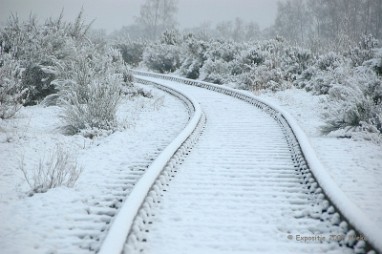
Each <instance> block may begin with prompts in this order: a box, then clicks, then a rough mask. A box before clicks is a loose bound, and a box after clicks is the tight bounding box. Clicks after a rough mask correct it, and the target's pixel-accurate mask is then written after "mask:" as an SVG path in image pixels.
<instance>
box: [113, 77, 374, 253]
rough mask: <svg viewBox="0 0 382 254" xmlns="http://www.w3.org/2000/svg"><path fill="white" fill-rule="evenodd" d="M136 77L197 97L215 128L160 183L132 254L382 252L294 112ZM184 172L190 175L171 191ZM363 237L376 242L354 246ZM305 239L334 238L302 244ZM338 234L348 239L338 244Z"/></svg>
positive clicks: (132, 237)
mask: <svg viewBox="0 0 382 254" xmlns="http://www.w3.org/2000/svg"><path fill="white" fill-rule="evenodd" d="M136 74H138V75H140V81H142V80H146V81H145V82H155V83H157V84H161V85H165V86H167V87H172V89H174V90H179V89H181V90H182V91H183V92H185V93H186V94H191V95H192V96H194V97H196V98H198V101H199V102H200V103H202V105H203V109H205V110H206V114H207V119H208V124H207V126H206V129H205V132H206V133H204V134H203V135H202V137H201V140H200V142H199V143H197V144H196V145H195V147H194V148H193V152H192V153H191V154H190V155H189V156H187V157H186V158H184V155H187V154H188V153H189V152H190V151H191V148H192V147H190V146H188V147H187V148H185V149H184V150H183V152H182V154H183V157H182V156H180V157H177V158H175V159H174V163H170V168H171V172H172V173H169V174H164V175H161V176H160V177H159V178H158V180H157V182H158V181H159V186H160V188H159V187H158V186H157V188H155V186H154V187H152V188H151V191H150V193H151V194H152V196H155V197H157V199H156V200H153V201H151V202H147V200H151V199H152V196H150V195H149V196H146V198H145V199H146V203H143V205H142V207H143V208H144V209H143V210H142V209H141V210H139V211H138V212H137V216H136V217H135V222H134V223H133V224H132V226H131V228H130V229H129V237H128V239H127V241H126V244H125V251H124V252H125V253H138V252H144V253H169V252H173V253H195V252H198V253H224V252H228V253H232V252H233V251H238V252H242V253H253V252H256V251H257V252H259V251H261V252H277V251H278V252H279V251H283V253H284V252H285V253H288V252H290V253H296V252H307V251H309V252H313V253H323V252H327V253H353V252H357V253H362V252H367V251H369V250H371V249H372V248H374V249H376V250H377V251H380V250H379V248H380V246H378V242H376V238H377V236H376V235H375V232H374V231H373V230H374V229H373V228H372V226H370V225H366V226H365V223H363V222H362V223H361V222H360V221H359V219H357V218H356V216H357V215H359V214H357V211H352V212H349V211H343V210H341V208H342V209H343V208H344V207H345V208H349V207H350V208H352V206H351V204H350V205H349V202H347V201H346V200H345V205H344V204H343V202H344V201H343V200H342V199H341V198H342V197H341V195H338V194H333V192H335V191H337V190H336V189H335V187H333V186H332V184H331V183H330V181H329V182H328V179H327V177H326V176H325V174H324V173H323V172H320V170H321V168H320V164H319V162H317V161H315V160H316V158H315V157H314V153H313V152H312V151H310V150H309V149H311V148H310V146H309V144H308V143H307V141H306V138H305V137H304V134H303V133H302V132H301V131H300V130H299V128H298V126H297V125H296V124H295V123H294V122H293V119H291V118H290V117H289V115H288V114H287V113H285V112H283V111H282V110H281V109H278V108H277V107H275V106H272V105H268V104H267V103H266V102H264V101H261V100H258V99H257V98H255V97H253V96H251V95H249V94H246V93H245V92H239V91H236V90H233V89H229V88H224V87H220V86H216V85H212V84H208V83H205V82H199V81H193V80H187V79H182V78H177V77H172V76H164V75H157V74H148V73H142V72H141V73H140V72H136ZM142 76H145V77H144V78H143V77H142ZM158 78H161V79H165V80H167V81H160V80H159V79H158ZM174 82H176V83H174ZM179 83H185V84H188V85H193V86H198V87H203V88H207V89H209V90H213V91H217V92H218V93H214V92H209V91H206V90H203V89H200V88H195V87H193V86H187V85H182V84H179ZM223 94H225V95H223ZM226 95H229V96H226ZM233 97H234V98H233ZM236 98H238V99H240V101H239V100H237V99H236ZM253 106H255V107H253ZM200 131H201V130H200ZM222 137H224V138H223V139H222ZM254 141H256V142H254ZM221 147H223V148H221ZM232 155H234V156H232ZM270 158H272V159H271V160H270ZM183 161H184V162H183ZM211 169H212V170H211ZM177 171H180V172H181V173H179V175H178V177H177V178H176V179H175V180H174V181H173V183H172V184H171V185H169V182H170V181H171V180H172V177H173V172H177ZM161 177H162V178H161ZM333 188H334V190H333ZM328 193H329V195H328ZM201 204H203V205H201ZM339 208H340V209H339ZM217 210H219V212H216V211H217ZM174 214H175V215H174ZM354 217H355V219H354ZM203 218H207V219H203ZM285 221H288V223H287V224H285ZM179 228H180V230H179ZM254 228H255V230H254ZM163 229H164V230H163ZM222 232H225V233H222ZM238 232H239V235H238ZM365 232H366V233H367V234H366V233H365ZM361 233H362V234H365V235H366V237H370V238H369V239H368V240H369V242H366V241H363V239H361V240H359V239H353V238H354V236H357V235H358V234H361ZM298 235H299V236H300V237H304V236H319V237H320V236H321V237H326V239H325V240H322V239H321V240H320V239H318V241H317V239H315V240H313V241H310V242H308V243H307V242H303V243H301V241H297V236H298ZM333 235H336V236H340V237H342V236H343V238H344V239H334V240H333V239H329V237H330V236H333ZM289 237H292V238H293V239H292V240H293V241H291V240H290V239H288V238H289ZM294 238H296V239H294ZM171 239H173V240H171ZM294 240H295V241H294ZM377 240H378V239H377ZM291 246H292V247H291ZM116 253H117V252H116Z"/></svg>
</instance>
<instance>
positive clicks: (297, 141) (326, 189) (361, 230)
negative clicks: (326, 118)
mask: <svg viewBox="0 0 382 254" xmlns="http://www.w3.org/2000/svg"><path fill="white" fill-rule="evenodd" d="M133 73H134V74H135V75H138V76H143V77H152V78H160V79H164V80H169V81H175V82H180V83H184V84H187V85H192V86H197V87H202V88H205V89H208V90H212V91H216V92H219V93H223V94H226V95H229V96H232V97H235V98H238V99H240V100H243V101H246V102H248V103H250V104H252V105H254V106H255V107H258V108H260V109H262V110H264V111H266V112H268V113H269V114H270V115H271V116H272V117H273V118H274V119H275V120H276V121H279V122H280V123H281V124H282V125H283V126H284V127H286V128H287V129H289V130H290V132H291V140H288V142H290V143H291V144H292V145H291V147H293V149H294V151H293V154H294V160H295V163H296V165H297V167H298V169H299V170H300V172H301V173H302V174H303V175H304V177H305V181H306V183H307V184H308V187H309V189H310V191H311V192H312V193H316V194H319V195H322V198H321V199H322V201H321V206H322V209H323V211H330V213H334V214H335V216H333V217H334V218H335V219H334V220H335V221H337V222H335V223H340V222H341V221H342V225H347V228H348V229H347V237H349V238H352V237H353V238H354V236H355V235H356V233H358V234H360V235H363V236H364V238H365V239H366V245H367V246H366V248H365V249H366V250H375V251H377V252H379V253H382V241H381V239H380V235H382V233H381V231H380V230H379V229H378V228H377V227H376V226H375V225H374V224H373V222H372V221H371V220H370V219H368V218H367V217H366V216H365V215H364V213H363V212H362V211H361V210H360V209H359V208H358V207H357V206H356V205H354V203H353V202H352V201H351V200H350V199H349V198H348V197H347V196H346V195H345V194H344V193H343V191H342V190H341V189H340V188H339V187H338V186H337V184H336V183H335V182H334V181H333V179H332V178H331V177H330V175H329V173H328V172H327V171H326V170H325V168H324V167H323V166H322V164H321V162H320V161H319V159H318V158H317V156H316V154H315V152H314V150H313V148H312V146H311V145H310V143H309V141H308V140H309V139H308V138H307V136H306V134H305V133H304V132H303V131H302V130H301V128H300V127H299V125H298V124H297V122H296V121H295V120H294V118H293V117H291V116H290V115H289V113H287V112H285V111H284V110H283V109H281V108H280V107H278V106H276V105H273V104H271V103H269V102H267V101H266V100H263V99H260V98H257V97H255V96H253V95H252V94H250V93H248V92H245V91H239V90H235V89H232V88H228V87H224V86H219V85H215V84H211V83H207V82H203V81H196V80H191V79H186V78H180V77H176V76H171V75H163V74H156V73H147V72H142V71H133ZM326 199H328V200H326ZM350 242H352V241H350ZM356 242H357V241H353V243H352V244H351V245H352V246H354V245H355V244H356Z"/></svg>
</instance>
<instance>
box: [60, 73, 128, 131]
mask: <svg viewBox="0 0 382 254" xmlns="http://www.w3.org/2000/svg"><path fill="white" fill-rule="evenodd" d="M76 86H78V84H75V85H74V87H76ZM77 91H82V92H84V93H85V94H82V95H80V94H79V93H77ZM120 98H121V87H120V83H119V80H116V79H115V78H113V77H108V78H106V79H105V80H104V81H103V82H97V81H92V82H91V83H90V84H87V85H85V86H84V87H81V88H80V89H73V90H71V91H67V94H66V100H65V101H64V103H65V105H64V112H63V115H62V119H63V121H64V124H65V126H64V128H63V129H64V131H65V132H66V133H67V134H76V133H79V132H81V131H82V130H86V129H102V130H114V129H115V128H116V127H117V120H116V112H117V109H118V106H119V103H120ZM84 99H85V101H84Z"/></svg>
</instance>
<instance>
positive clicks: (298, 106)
mask: <svg viewBox="0 0 382 254" xmlns="http://www.w3.org/2000/svg"><path fill="white" fill-rule="evenodd" d="M258 96H259V97H261V98H265V99H267V100H268V101H271V102H274V103H276V104H278V105H280V106H281V107H282V108H284V109H285V110H287V111H288V112H289V113H290V114H291V115H293V117H295V118H296V120H297V121H298V123H299V125H300V126H301V127H302V129H303V130H304V131H305V133H306V134H307V136H308V138H309V141H310V143H311V145H312V146H313V148H314V149H315V151H316V153H317V156H318V157H319V159H320V160H321V162H322V164H323V165H324V167H325V168H326V169H327V170H328V172H329V173H330V175H331V176H332V177H333V179H334V180H335V182H336V183H337V184H338V186H339V187H340V188H341V189H342V190H343V191H344V193H345V194H346V195H348V197H349V198H350V199H351V200H353V201H354V203H355V204H356V205H357V206H358V207H359V208H361V209H362V211H363V212H364V213H365V214H366V215H367V216H368V217H369V218H370V219H371V220H372V221H374V222H375V223H376V224H377V226H378V227H379V228H382V146H381V145H380V144H378V140H375V139H374V140H370V136H367V135H362V134H355V135H353V136H354V137H353V138H351V139H349V138H338V137H337V136H336V135H328V136H324V135H321V134H320V127H321V126H322V125H323V124H324V116H323V114H322V112H323V111H324V110H323V108H324V107H325V106H327V104H326V103H325V101H326V98H325V96H313V95H311V94H309V93H307V92H306V91H304V90H299V89H289V90H285V91H280V92H276V93H263V94H260V95H258ZM373 138H375V137H373ZM379 142H380V141H379Z"/></svg>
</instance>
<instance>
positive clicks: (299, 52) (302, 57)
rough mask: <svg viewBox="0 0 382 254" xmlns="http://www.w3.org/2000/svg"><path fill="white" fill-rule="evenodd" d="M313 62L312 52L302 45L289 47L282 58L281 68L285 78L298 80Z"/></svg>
mask: <svg viewBox="0 0 382 254" xmlns="http://www.w3.org/2000/svg"><path fill="white" fill-rule="evenodd" d="M312 63H313V55H312V53H311V52H310V51H309V50H307V49H303V48H300V47H287V48H286V49H285V50H284V52H283V57H282V59H281V64H280V65H281V69H282V70H283V73H284V74H283V76H284V79H285V80H288V81H293V80H296V79H297V77H298V76H299V75H301V74H302V73H303V72H304V71H305V70H307V69H308V67H309V66H311V65H312Z"/></svg>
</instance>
